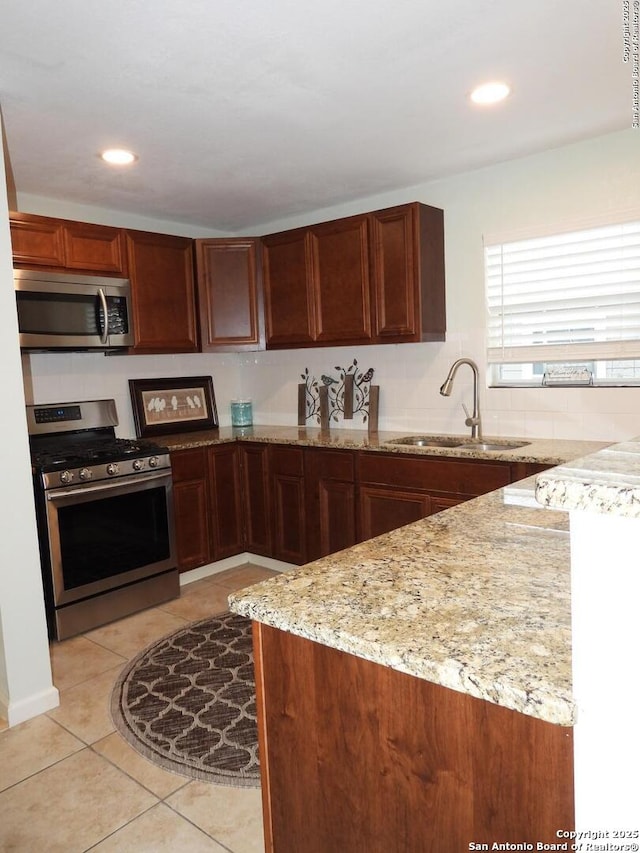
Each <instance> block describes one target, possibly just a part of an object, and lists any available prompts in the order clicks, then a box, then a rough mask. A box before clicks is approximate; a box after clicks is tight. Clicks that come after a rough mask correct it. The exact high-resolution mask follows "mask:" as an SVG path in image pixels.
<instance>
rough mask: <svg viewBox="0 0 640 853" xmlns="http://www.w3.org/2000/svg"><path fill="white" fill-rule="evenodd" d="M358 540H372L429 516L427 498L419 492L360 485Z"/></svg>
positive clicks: (429, 510) (428, 501)
mask: <svg viewBox="0 0 640 853" xmlns="http://www.w3.org/2000/svg"><path fill="white" fill-rule="evenodd" d="M358 509H359V529H360V537H359V538H360V540H361V541H363V542H364V541H365V540H366V539H373V537H374V536H381V535H382V534H383V533H389V531H390V530H395V529H396V528H397V527H403V526H404V525H405V524H412V523H413V522H414V521H419V520H420V519H421V518H425V516H427V515H430V514H431V498H430V497H429V495H428V494H426V493H424V492H419V491H408V490H407V489H402V488H393V487H388V488H387V487H382V486H376V485H369V484H364V485H361V486H360V501H359V507H358Z"/></svg>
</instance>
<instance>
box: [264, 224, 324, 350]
mask: <svg viewBox="0 0 640 853" xmlns="http://www.w3.org/2000/svg"><path fill="white" fill-rule="evenodd" d="M310 267H311V245H310V237H309V235H308V232H307V231H306V230H305V229H304V228H298V229H296V230H294V231H284V232H282V233H281V234H271V235H268V236H267V237H263V238H262V276H263V283H264V300H265V323H266V335H267V346H268V347H271V348H276V347H288V346H309V345H311V344H313V343H314V342H315V339H316V317H315V295H314V292H313V280H312V277H311V273H310Z"/></svg>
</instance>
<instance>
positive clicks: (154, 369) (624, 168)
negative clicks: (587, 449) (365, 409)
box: [18, 130, 640, 441]
mask: <svg viewBox="0 0 640 853" xmlns="http://www.w3.org/2000/svg"><path fill="white" fill-rule="evenodd" d="M638 142H639V140H638V135H637V132H636V131H633V130H628V131H623V132H620V133H615V134H610V135H608V136H603V137H600V138H598V139H593V140H589V141H587V142H582V143H578V144H575V145H570V146H566V147H564V148H559V149H556V150H553V151H548V152H545V153H543V154H539V155H535V156H532V157H526V158H522V159H519V160H512V161H509V162H506V163H502V164H500V165H498V166H494V167H491V168H487V169H482V170H479V171H475V172H469V173H467V174H464V175H457V176H453V177H450V178H446V179H443V180H440V181H434V182H431V183H426V184H421V185H418V186H414V187H409V188H407V189H402V190H397V191H395V192H392V193H386V194H384V195H378V196H374V197H370V198H367V199H361V200H359V201H357V202H351V203H350V204H345V205H341V206H340V207H334V208H330V209H325V210H319V211H313V212H310V213H309V214H307V215H306V216H305V217H304V218H300V217H298V218H296V219H289V220H280V221H278V222H271V223H268V224H265V225H264V226H263V227H262V228H261V229H260V233H271V232H274V231H278V230H282V229H285V228H290V227H294V226H297V225H301V224H306V223H311V222H319V221H323V220H325V219H331V218H336V217H339V216H345V215H349V214H353V213H359V212H363V211H365V210H373V209H376V208H379V207H385V206H389V205H393V204H399V203H402V202H406V201H422V202H425V203H427V204H432V205H435V206H437V207H442V208H443V209H444V212H445V244H446V248H445V251H446V276H447V326H448V332H447V341H446V342H445V343H442V344H437V343H428V344H410V345H407V344H403V345H395V346H394V345H387V346H378V347H359V348H358V347H337V348H332V349H315V350H304V349H300V350H288V351H279V352H267V353H256V354H243V355H236V356H234V355H230V356H208V355H199V356H157V357H155V358H152V357H149V356H147V357H133V358H131V357H129V358H126V357H125V358H119V359H113V358H112V359H105V358H104V357H103V356H92V355H82V354H80V355H71V356H61V355H57V354H55V355H39V356H31V357H30V361H31V368H30V369H31V374H32V388H33V396H34V398H35V400H36V401H37V402H50V401H51V400H55V399H57V400H62V399H72V398H73V399H76V398H77V399H82V398H83V396H85V395H86V394H87V393H94V392H93V391H90V387H92V386H91V385H90V379H91V378H92V376H93V373H94V371H95V372H98V373H99V375H100V376H101V378H102V379H103V381H104V386H103V387H104V392H103V393H102V392H101V395H100V396H113V397H115V398H116V400H117V402H118V410H119V412H120V416H121V421H122V425H121V428H120V434H121V435H125V434H132V433H131V429H132V421H131V415H130V411H129V410H130V406H129V399H128V390H127V379H129V378H135V377H146V376H149V377H151V376H173V375H191V374H201V373H207V374H208V373H210V374H211V375H213V378H214V385H215V389H216V397H217V402H218V410H219V415H220V422H221V423H222V424H225V423H228V422H229V417H228V411H229V399H230V398H232V397H234V396H238V394H242V395H243V396H247V397H251V398H252V399H253V401H254V419H255V421H256V423H272V424H295V423H296V419H297V388H296V386H297V384H298V382H299V381H300V373H301V372H302V370H303V369H304V368H305V367H309V369H310V371H311V372H312V373H313V374H314V375H316V376H319V375H320V374H321V373H327V372H334V368H335V366H336V365H341V366H348V365H349V364H351V363H352V361H353V359H354V358H357V359H358V363H359V365H360V366H361V367H364V368H368V367H373V368H374V370H375V374H374V382H375V383H376V384H379V385H380V388H381V391H380V428H381V429H398V430H404V429H406V430H418V431H419V430H430V431H435V432H464V431H466V428H465V426H464V414H463V412H462V408H461V405H460V404H461V402H463V401H464V402H467V404H468V403H469V402H470V393H471V372H470V371H468V370H466V369H463V370H461V371H460V372H459V373H458V375H457V377H456V382H455V385H454V391H453V394H452V396H451V397H450V398H444V397H441V396H440V394H439V393H438V389H439V387H440V385H441V384H442V382H443V380H444V378H445V376H446V374H447V370H448V368H449V366H450V365H451V363H452V362H453V361H454V360H455V359H456V358H458V357H459V356H461V355H468V356H471V357H472V358H474V359H475V360H476V361H477V362H478V364H479V365H480V367H481V371H482V374H483V376H484V326H483V318H484V280H483V252H482V240H483V235H484V234H496V233H504V232H505V231H508V232H513V231H522V230H525V231H526V230H527V229H536V230H537V229H539V228H540V227H541V226H545V225H547V224H549V225H553V224H559V225H562V224H564V223H566V222H575V221H582V220H583V219H585V218H587V219H589V220H593V219H598V217H600V216H602V215H606V214H607V213H615V214H618V213H620V212H624V211H629V212H630V213H631V214H632V215H633V214H635V215H640V156H639V154H638V150H639V146H638ZM18 203H19V205H20V209H21V210H24V211H28V212H32V213H43V214H55V215H58V216H63V217H68V218H76V219H85V220H88V221H95V222H104V223H105V224H121V225H125V226H129V227H137V228H147V229H149V230H157V231H162V230H164V231H166V232H168V233H182V234H185V235H190V236H201V234H202V233H209V234H212V235H214V234H215V232H214V231H212V230H209V231H205V230H203V231H202V232H201V234H200V235H198V234H196V233H194V231H193V228H191V229H188V228H187V227H182V226H180V225H179V224H176V223H170V222H153V221H151V220H145V219H141V218H139V217H137V218H132V217H131V216H130V215H128V216H126V215H124V214H118V213H117V212H114V211H100V210H96V209H95V208H86V207H81V206H78V205H72V204H68V203H64V202H55V201H53V200H51V199H42V198H37V197H35V196H20V195H19V196H18ZM483 384H484V383H483ZM481 402H482V413H483V424H484V432H485V434H487V435H513V436H525V437H544V438H572V439H586V440H602V441H617V440H623V439H626V438H629V437H631V436H635V435H637V434H638V433H640V388H638V389H636V388H623V389H613V388H583V389H557V388H552V389H550V388H545V389H489V388H484V387H483V389H482V394H481ZM340 425H341V426H346V427H360V426H361V423H360V421H359V420H357V419H356V420H355V421H353V422H346V423H341V424H340Z"/></svg>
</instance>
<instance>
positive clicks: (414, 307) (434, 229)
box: [369, 202, 446, 343]
mask: <svg viewBox="0 0 640 853" xmlns="http://www.w3.org/2000/svg"><path fill="white" fill-rule="evenodd" d="M369 218H370V225H371V269H372V273H371V274H372V290H373V300H374V317H375V329H374V337H375V339H376V340H377V341H379V342H380V343H402V342H404V341H406V342H412V341H443V340H444V339H445V330H446V316H445V279H444V223H443V212H442V210H439V209H438V208H434V207H429V206H427V205H424V204H418V203H417V202H414V203H412V204H406V205H402V206H400V207H391V208H387V209H386V210H379V211H375V212H374V213H371V214H370V217H369Z"/></svg>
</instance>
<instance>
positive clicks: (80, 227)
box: [9, 213, 127, 276]
mask: <svg viewBox="0 0 640 853" xmlns="http://www.w3.org/2000/svg"><path fill="white" fill-rule="evenodd" d="M9 223H10V227H11V243H12V247H13V263H14V266H16V267H23V268H25V267H26V268H38V269H44V268H46V269H50V270H56V271H65V270H66V271H68V272H74V273H75V272H89V273H96V274H100V275H113V276H124V275H126V272H127V258H126V251H125V242H124V233H123V231H122V230H121V229H119V228H111V227H109V226H107V225H92V224H90V223H88V222H74V221H72V220H69V219H53V218H51V217H48V216H36V215H35V214H31V213H11V214H10V217H9Z"/></svg>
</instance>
